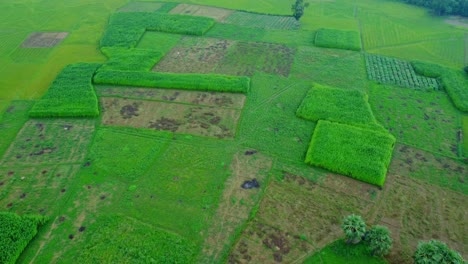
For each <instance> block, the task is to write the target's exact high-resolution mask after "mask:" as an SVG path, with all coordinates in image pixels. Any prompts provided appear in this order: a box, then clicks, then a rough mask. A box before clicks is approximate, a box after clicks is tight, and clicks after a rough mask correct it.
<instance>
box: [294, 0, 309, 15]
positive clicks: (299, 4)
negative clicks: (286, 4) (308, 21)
mask: <svg viewBox="0 0 468 264" xmlns="http://www.w3.org/2000/svg"><path fill="white" fill-rule="evenodd" d="M308 6H309V3H304V0H296V3H294V4H293V5H292V6H291V10H292V11H293V17H294V18H295V19H296V20H299V19H300V18H301V17H302V16H303V15H304V10H305V9H306V7H308Z"/></svg>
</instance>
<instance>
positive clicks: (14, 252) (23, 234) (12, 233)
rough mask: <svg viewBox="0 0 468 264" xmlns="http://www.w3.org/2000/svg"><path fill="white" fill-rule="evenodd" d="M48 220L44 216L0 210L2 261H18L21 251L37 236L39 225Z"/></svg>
mask: <svg viewBox="0 0 468 264" xmlns="http://www.w3.org/2000/svg"><path fill="white" fill-rule="evenodd" d="M46 220H47V219H46V218H45V217H42V216H35V215H25V216H19V215H16V214H14V213H9V212H0V229H1V230H2V232H0V263H5V264H13V263H16V260H17V259H18V257H19V256H20V254H21V252H23V250H24V249H25V248H26V246H27V245H28V244H29V242H30V241H31V240H32V239H33V238H34V236H36V234H37V230H38V227H39V226H41V225H43V224H44V223H45V222H46Z"/></svg>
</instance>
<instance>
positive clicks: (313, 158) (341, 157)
mask: <svg viewBox="0 0 468 264" xmlns="http://www.w3.org/2000/svg"><path fill="white" fill-rule="evenodd" d="M394 145H395V138H394V137H393V136H392V135H391V134H389V133H387V132H381V131H375V130H370V129H367V128H360V127H355V126H351V125H346V124H338V123H332V122H329V121H324V120H321V121H319V122H318V123H317V127H316V128H315V131H314V134H313V136H312V140H311V142H310V146H309V149H308V151H307V155H306V159H305V162H306V163H308V164H310V165H314V166H318V167H322V168H325V169H328V170H330V171H333V172H336V173H340V174H343V175H347V176H350V177H352V178H355V179H357V180H361V181H364V182H368V183H371V184H375V185H378V186H382V185H383V184H384V182H385V176H386V173H387V169H388V165H389V163H390V160H391V157H392V152H393V147H394Z"/></svg>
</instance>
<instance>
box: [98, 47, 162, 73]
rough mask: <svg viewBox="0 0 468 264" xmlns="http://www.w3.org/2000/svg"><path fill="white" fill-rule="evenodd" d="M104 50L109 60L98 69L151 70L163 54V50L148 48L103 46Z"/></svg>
mask: <svg viewBox="0 0 468 264" xmlns="http://www.w3.org/2000/svg"><path fill="white" fill-rule="evenodd" d="M102 52H103V53H104V54H105V55H106V56H107V57H109V60H108V61H107V62H106V63H105V64H103V65H102V66H101V67H100V68H99V69H98V71H105V70H118V71H149V70H151V68H153V66H154V65H155V64H156V63H157V62H158V61H159V60H160V59H161V58H162V56H163V54H162V53H161V52H158V51H155V50H146V49H125V48H103V50H102Z"/></svg>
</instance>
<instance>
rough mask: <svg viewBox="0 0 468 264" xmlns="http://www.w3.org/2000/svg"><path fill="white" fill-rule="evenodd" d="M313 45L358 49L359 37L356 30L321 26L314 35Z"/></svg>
mask: <svg viewBox="0 0 468 264" xmlns="http://www.w3.org/2000/svg"><path fill="white" fill-rule="evenodd" d="M315 46H317V47H323V48H333V49H345V50H355V51H360V50H361V37H360V35H359V32H356V31H345V30H338V29H328V28H322V29H319V30H318V31H317V34H316V35H315Z"/></svg>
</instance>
